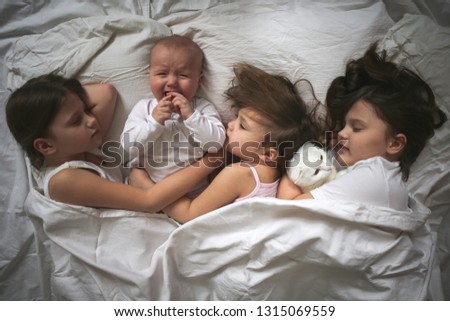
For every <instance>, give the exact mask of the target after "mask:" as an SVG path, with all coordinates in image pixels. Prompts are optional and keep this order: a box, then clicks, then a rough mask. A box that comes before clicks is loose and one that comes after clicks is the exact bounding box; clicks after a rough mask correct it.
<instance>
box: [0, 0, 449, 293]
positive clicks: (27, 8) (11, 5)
mask: <svg viewBox="0 0 450 321" xmlns="http://www.w3.org/2000/svg"><path fill="white" fill-rule="evenodd" d="M0 17H1V23H0V53H1V55H0V59H1V64H0V65H1V68H2V69H1V78H0V79H1V87H0V97H1V98H0V100H1V106H2V110H3V108H4V105H5V103H6V100H7V98H8V96H9V94H10V93H11V91H12V90H14V89H15V88H18V87H19V86H20V85H22V84H23V83H24V82H25V81H26V80H28V79H29V78H31V77H33V76H36V75H39V74H43V73H48V72H56V73H58V74H61V75H64V76H67V77H77V78H78V79H79V80H80V81H81V82H82V83H89V82H109V83H112V84H113V85H114V86H115V87H116V88H117V90H118V93H119V99H118V105H117V112H116V114H115V118H114V122H113V125H112V129H111V130H110V133H109V137H108V141H109V142H110V145H109V146H110V147H111V148H116V147H117V151H119V149H118V142H119V135H120V133H121V131H122V128H123V125H124V122H125V119H126V117H127V114H128V113H129V111H130V110H131V108H132V107H133V105H134V104H135V103H136V102H137V101H139V100H140V99H142V98H145V97H149V96H150V95H151V93H150V92H149V85H148V80H147V68H148V62H149V51H150V49H151V47H152V45H153V44H154V42H155V41H156V40H157V39H158V38H160V37H162V36H166V35H170V34H181V35H186V36H188V37H191V38H192V39H194V40H195V41H196V42H197V43H198V44H199V45H200V47H201V48H202V49H203V50H204V52H205V55H206V70H205V75H204V81H203V83H202V86H201V88H200V94H201V95H203V96H204V97H206V98H208V99H209V100H211V101H212V102H214V103H215V105H216V106H217V108H218V110H219V112H220V114H221V116H222V119H223V121H224V123H226V122H227V121H229V120H230V119H231V117H232V114H231V113H230V111H229V106H228V105H227V102H226V101H225V99H224V97H223V95H222V93H223V92H224V90H225V89H226V88H227V87H228V85H229V84H230V81H231V79H232V65H233V64H234V63H235V62H238V61H247V62H249V63H252V64H255V65H256V66H258V67H260V68H263V69H265V70H266V71H268V72H274V73H283V74H285V75H286V76H288V77H289V78H291V79H293V80H295V79H299V78H306V79H309V80H310V81H311V83H312V84H313V86H314V89H315V92H316V95H317V97H318V98H319V99H320V100H321V101H324V97H325V93H326V90H327V87H328V85H329V83H330V81H331V80H332V79H333V78H334V77H336V76H338V75H340V74H341V73H342V72H343V70H344V65H345V63H346V61H347V60H348V59H350V58H356V57H359V56H360V55H361V54H362V53H363V52H364V51H365V49H366V48H367V47H368V45H369V44H370V43H372V42H373V41H376V40H378V41H379V42H380V47H381V48H383V49H386V50H387V52H388V54H389V55H390V56H392V57H393V58H394V59H395V61H397V62H399V63H402V64H404V65H406V66H408V67H409V68H411V69H413V70H414V71H416V72H417V73H418V74H420V75H421V76H422V77H423V78H424V79H425V80H426V81H427V82H429V84H430V85H431V87H432V88H433V90H434V92H435V95H436V99H437V103H438V104H439V105H440V107H441V108H442V109H443V110H445V112H446V114H447V116H449V117H450V92H449V91H448V84H449V83H450V3H449V2H448V0H434V1H421V0H415V1H410V2H407V1H400V0H385V1H376V0H345V1H331V0H320V1H312V0H304V1H300V0H297V1H284V0H276V1H233V0H222V1H221V0H209V1H208V0H204V1H184V0H180V1H171V0H166V1H164V0H155V1H151V0H129V1H119V0H107V1H97V0H91V1H68V0H64V1H47V2H31V3H29V2H26V1H12V0H7V1H2V3H1V4H0ZM0 121H1V126H0V133H1V138H0V140H1V144H0V146H1V147H0V148H1V149H0V150H1V152H0V155H1V158H2V161H1V164H2V166H1V168H0V177H1V182H2V184H1V187H0V191H1V196H0V206H1V212H0V213H1V216H0V230H1V231H0V299H1V300H448V299H450V252H449V251H450V236H449V235H450V234H449V233H450V200H449V199H450V198H449V196H450V184H449V182H450V166H449V165H450V161H449V160H450V145H449V144H448V142H449V140H450V123H449V122H447V123H446V124H445V126H444V127H443V128H442V129H440V130H438V131H437V132H436V135H435V136H434V137H433V138H432V140H431V141H430V142H429V144H427V146H426V148H425V150H424V151H423V153H422V154H421V155H420V157H419V159H418V161H417V162H416V164H415V165H414V167H413V169H412V175H411V177H410V179H409V181H408V188H409V191H410V196H411V211H410V212H409V213H407V215H405V213H397V212H393V211H389V210H387V209H381V208H371V207H368V206H364V205H363V204H358V203H356V202H333V203H331V202H317V201H315V200H308V201H283V200H278V199H262V198H255V199H251V200H248V201H245V202H243V203H239V204H231V205H229V206H226V207H224V208H221V209H218V210H216V211H213V212H211V213H208V214H207V215H204V216H203V217H200V218H198V219H195V220H193V221H191V222H189V223H187V224H185V225H182V226H179V225H178V224H177V223H176V222H174V221H172V220H171V219H169V218H167V217H166V216H164V215H161V214H156V213H136V212H130V211H122V210H105V209H91V208H84V207H79V206H69V205H67V206H62V205H61V204H58V203H56V202H53V203H52V202H48V201H47V200H45V198H44V197H43V196H42V193H41V191H39V189H37V188H36V184H35V181H34V176H33V173H32V170H31V167H30V166H29V164H28V163H27V161H26V158H25V155H24V154H23V151H21V150H20V148H18V146H17V144H16V143H15V142H14V140H13V138H12V136H11V135H10V133H9V131H8V128H7V125H6V121H5V115H4V112H3V111H2V113H0ZM124 171H126V169H124Z"/></svg>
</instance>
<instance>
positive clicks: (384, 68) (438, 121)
mask: <svg viewBox="0 0 450 321" xmlns="http://www.w3.org/2000/svg"><path fill="white" fill-rule="evenodd" d="M376 50H377V44H376V43H375V44H373V45H371V46H370V48H369V49H368V50H367V52H366V53H365V54H364V56H363V57H362V58H360V59H357V60H351V61H350V62H349V63H348V64H347V66H346V73H345V76H340V77H337V78H336V79H334V80H333V82H332V83H331V85H330V88H329V89H328V92H327V98H326V105H327V109H328V113H329V117H330V126H331V127H330V128H333V129H337V130H338V131H339V132H338V144H337V145H336V146H335V147H334V150H335V151H336V160H337V161H338V162H339V164H340V165H341V166H343V167H344V168H348V172H347V173H346V174H345V175H342V176H339V177H338V178H336V179H335V180H333V181H331V182H329V183H327V184H325V185H323V186H321V187H319V188H317V189H315V190H312V191H311V192H309V193H302V191H301V190H300V188H299V187H297V186H296V185H295V184H294V183H292V182H291V181H290V180H289V178H287V177H283V178H282V180H281V182H280V186H279V189H278V194H277V196H278V197H279V198H282V199H296V200H298V199H308V198H314V199H323V200H351V201H359V202H361V203H366V204H371V205H375V206H384V207H390V208H393V209H396V210H405V209H406V208H407V207H408V204H407V201H408V197H407V189H406V185H405V181H406V180H407V179H408V176H409V170H410V167H411V165H412V164H413V162H414V161H415V160H416V158H417V157H418V155H419V154H420V152H421V151H422V149H423V147H424V146H425V143H426V142H427V141H428V139H429V138H431V137H432V136H433V135H434V130H435V129H437V128H439V127H440V126H441V125H442V124H443V123H444V122H445V121H446V116H445V114H444V113H443V112H442V111H441V110H440V109H439V108H438V107H437V106H436V103H435V98H434V94H433V92H432V90H431V88H430V87H429V86H428V85H427V84H426V83H425V81H423V80H422V79H421V78H420V77H419V76H418V75H416V74H415V73H413V72H412V71H410V70H408V69H406V68H403V67H400V66H397V65H395V64H393V63H391V62H388V61H387V59H386V53H385V52H383V53H382V54H381V55H379V54H377V52H376Z"/></svg>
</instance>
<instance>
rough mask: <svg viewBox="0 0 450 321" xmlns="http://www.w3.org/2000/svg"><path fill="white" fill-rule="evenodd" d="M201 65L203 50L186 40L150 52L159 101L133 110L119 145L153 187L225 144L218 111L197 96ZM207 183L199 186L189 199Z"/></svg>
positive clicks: (152, 84) (164, 43)
mask: <svg viewBox="0 0 450 321" xmlns="http://www.w3.org/2000/svg"><path fill="white" fill-rule="evenodd" d="M203 61H204V55H203V52H202V50H201V49H200V47H199V46H198V45H197V44H196V43H195V42H193V41H192V40H191V39H189V38H186V37H182V36H177V35H174V36H169V37H165V38H162V39H161V40H159V41H158V42H157V43H156V44H155V45H154V47H153V49H152V52H151V58H150V70H149V80H150V87H151V90H152V93H153V95H154V96H155V98H154V99H143V100H141V101H139V102H138V103H137V104H136V105H135V106H134V108H133V110H132V111H131V113H130V115H129V116H128V119H127V121H126V123H125V127H124V130H123V133H122V137H121V143H122V147H123V148H124V150H125V151H126V152H129V154H130V156H131V161H130V164H129V165H130V166H131V167H132V168H135V167H139V168H145V169H146V171H147V173H148V175H149V176H150V178H151V179H152V180H153V181H154V182H155V183H157V182H159V181H161V180H162V179H164V178H165V177H166V176H168V175H170V174H172V173H174V172H176V171H178V170H179V169H181V168H184V167H186V166H187V165H189V164H191V163H193V162H194V161H197V160H199V159H200V158H202V157H203V155H204V154H205V153H206V152H217V151H218V150H219V149H220V148H221V147H222V145H223V143H224V141H225V136H226V133H225V127H224V125H223V124H222V121H221V118H220V115H219V113H218V112H217V110H216V108H215V107H214V105H213V104H211V103H210V102H208V101H207V100H206V99H203V98H200V97H198V96H196V94H197V90H198V88H199V85H200V81H201V79H202V77H203V73H202V66H203ZM132 170H133V169H132ZM206 184H207V183H206V181H205V182H203V183H202V184H200V185H199V186H197V188H196V189H195V190H194V191H193V192H192V193H193V194H191V196H192V197H195V195H196V194H198V193H199V192H201V190H202V189H203V188H204V187H206Z"/></svg>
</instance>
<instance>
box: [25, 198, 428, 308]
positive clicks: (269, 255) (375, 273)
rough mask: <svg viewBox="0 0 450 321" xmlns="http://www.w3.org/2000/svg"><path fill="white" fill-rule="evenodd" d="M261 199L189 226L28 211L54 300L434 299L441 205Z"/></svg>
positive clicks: (46, 207)
mask: <svg viewBox="0 0 450 321" xmlns="http://www.w3.org/2000/svg"><path fill="white" fill-rule="evenodd" d="M411 202H412V203H411V207H412V209H413V210H411V211H410V212H396V211H393V210H391V209H387V208H375V207H368V206H364V205H361V204H357V203H351V202H318V201H315V200H310V201H297V202H292V201H281V200H277V199H261V198H255V199H252V200H249V201H246V202H243V203H242V204H232V205H229V206H226V207H224V208H221V209H218V210H216V211H214V212H212V213H209V214H208V215H205V216H203V217H200V218H198V219H196V220H194V221H191V222H189V223H187V224H185V225H183V226H182V227H179V228H177V224H176V223H174V222H173V221H172V220H170V219H168V218H167V217H166V216H165V215H162V214H143V213H135V212H128V211H118V210H98V209H92V208H86V207H80V206H70V205H66V204H61V203H57V202H53V201H51V200H48V199H47V198H45V197H43V196H42V195H41V194H40V193H38V192H37V191H36V190H32V192H31V193H30V194H29V196H28V198H27V201H26V210H27V211H28V212H29V213H30V216H31V218H32V220H33V222H34V224H35V227H36V230H37V231H38V239H39V240H40V241H42V243H43V246H44V247H45V250H46V251H42V254H45V255H46V256H45V258H46V263H47V264H46V265H44V266H46V268H47V269H48V272H51V273H48V274H46V275H48V276H49V279H47V280H46V289H47V291H48V292H47V294H48V297H45V298H46V299H64V300H360V299H365V300H396V299H400V298H401V299H403V300H423V299H425V298H426V294H427V287H428V279H427V278H428V270H429V267H430V266H429V265H430V264H431V263H432V262H433V261H432V259H431V258H430V255H433V252H432V251H430V249H431V248H432V242H433V240H432V237H431V234H430V233H429V230H428V226H427V225H426V224H424V223H425V221H426V220H427V218H428V216H429V210H428V209H427V208H425V207H423V206H421V205H420V204H416V203H415V202H413V201H411Z"/></svg>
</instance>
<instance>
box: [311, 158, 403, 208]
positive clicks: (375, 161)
mask: <svg viewBox="0 0 450 321" xmlns="http://www.w3.org/2000/svg"><path fill="white" fill-rule="evenodd" d="M311 195H312V196H313V197H314V198H315V199H318V200H348V201H356V202H360V203H364V204H370V205H374V206H383V207H389V208H392V209H395V210H399V211H403V210H407V209H408V190H407V188H406V184H405V182H404V181H403V180H402V174H401V172H400V166H399V162H390V161H388V160H386V159H384V158H383V157H378V156H377V157H372V158H369V159H366V160H362V161H359V162H357V163H356V164H355V165H353V166H351V167H349V168H348V172H347V173H346V174H344V175H342V176H338V177H337V178H336V179H335V180H333V181H331V182H328V183H326V184H324V185H322V186H320V187H318V188H316V189H314V190H312V191H311Z"/></svg>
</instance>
